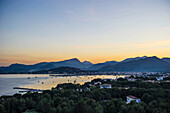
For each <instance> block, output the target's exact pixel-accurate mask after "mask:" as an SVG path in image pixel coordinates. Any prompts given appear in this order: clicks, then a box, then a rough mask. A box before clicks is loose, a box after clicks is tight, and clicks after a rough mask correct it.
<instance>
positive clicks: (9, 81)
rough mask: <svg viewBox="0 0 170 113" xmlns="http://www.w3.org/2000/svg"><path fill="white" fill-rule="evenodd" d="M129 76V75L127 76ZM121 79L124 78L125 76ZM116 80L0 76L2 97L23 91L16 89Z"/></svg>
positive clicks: (88, 76) (36, 75)
mask: <svg viewBox="0 0 170 113" xmlns="http://www.w3.org/2000/svg"><path fill="white" fill-rule="evenodd" d="M126 76H127V75H126ZM119 77H122V78H124V77H125V75H120V76H119ZM96 78H101V79H110V78H111V79H115V78H116V76H115V75H83V76H61V75H60V76H50V75H49V74H0V96H2V95H13V94H16V93H19V91H22V90H21V89H13V88H14V87H21V88H32V89H40V90H50V89H51V88H53V87H56V86H57V85H58V84H61V83H79V84H84V83H85V82H90V81H91V80H93V79H96Z"/></svg>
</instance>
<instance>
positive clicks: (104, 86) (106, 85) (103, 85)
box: [100, 84, 112, 89]
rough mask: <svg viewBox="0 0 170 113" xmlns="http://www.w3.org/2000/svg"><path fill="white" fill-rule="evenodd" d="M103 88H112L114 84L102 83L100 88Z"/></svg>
mask: <svg viewBox="0 0 170 113" xmlns="http://www.w3.org/2000/svg"><path fill="white" fill-rule="evenodd" d="M102 88H112V85H111V84H102V85H100V89H102Z"/></svg>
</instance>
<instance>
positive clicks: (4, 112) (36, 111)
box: [0, 79, 170, 113]
mask: <svg viewBox="0 0 170 113" xmlns="http://www.w3.org/2000/svg"><path fill="white" fill-rule="evenodd" d="M96 81H101V82H102V83H108V84H112V88H111V89H100V88H99V85H96V86H93V87H89V84H93V83H94V82H96ZM127 87H128V88H127ZM89 89H90V90H89ZM127 95H134V96H136V97H138V98H140V99H141V100H142V102H141V103H135V102H131V103H129V104H126V96H127ZM22 112H24V113H170V83H163V82H162V83H145V82H140V81H136V82H129V81H127V80H126V79H118V81H109V80H108V81H102V80H101V79H95V80H93V81H91V82H88V83H85V84H84V85H79V84H71V83H69V84H68V83H67V84H59V85H58V86H57V87H56V88H53V89H52V90H46V91H44V92H43V93H31V92H28V93H26V94H24V95H20V94H15V95H13V96H2V97H0V113H22Z"/></svg>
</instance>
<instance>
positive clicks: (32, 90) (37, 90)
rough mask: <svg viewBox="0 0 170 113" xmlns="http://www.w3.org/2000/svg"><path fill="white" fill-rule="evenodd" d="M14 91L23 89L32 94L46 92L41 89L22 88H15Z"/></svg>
mask: <svg viewBox="0 0 170 113" xmlns="http://www.w3.org/2000/svg"><path fill="white" fill-rule="evenodd" d="M13 89H21V90H26V91H31V92H43V91H44V90H41V89H32V88H22V87H13Z"/></svg>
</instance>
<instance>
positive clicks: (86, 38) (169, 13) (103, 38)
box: [0, 0, 170, 66]
mask: <svg viewBox="0 0 170 113" xmlns="http://www.w3.org/2000/svg"><path fill="white" fill-rule="evenodd" d="M145 55H147V56H158V57H159V58H162V57H170V0H0V66H8V65H10V64H12V63H22V64H23V63H24V64H34V63H38V62H50V61H60V60H65V59H70V58H78V59H79V60H80V61H84V60H87V61H91V62H92V63H99V62H105V61H112V60H116V61H121V60H123V59H125V58H130V57H137V56H145Z"/></svg>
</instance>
